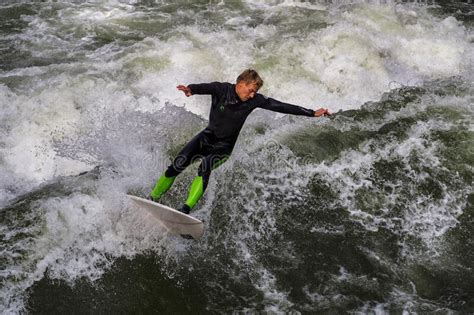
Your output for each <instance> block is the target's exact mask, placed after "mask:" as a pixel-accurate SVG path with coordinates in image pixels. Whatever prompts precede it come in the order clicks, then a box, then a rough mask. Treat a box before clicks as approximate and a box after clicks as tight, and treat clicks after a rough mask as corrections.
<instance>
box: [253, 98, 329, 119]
mask: <svg viewBox="0 0 474 315" xmlns="http://www.w3.org/2000/svg"><path fill="white" fill-rule="evenodd" d="M258 107H260V108H264V109H268V110H271V111H274V112H279V113H283V114H291V115H300V116H310V117H313V116H314V117H320V116H329V115H330V114H329V111H328V110H327V109H326V108H320V109H318V110H316V111H314V110H312V109H309V108H304V107H301V106H297V105H292V104H288V103H283V102H280V101H277V100H275V99H273V98H266V99H264V101H263V102H261V103H260V104H259V106H258Z"/></svg>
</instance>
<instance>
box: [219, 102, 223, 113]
mask: <svg viewBox="0 0 474 315" xmlns="http://www.w3.org/2000/svg"><path fill="white" fill-rule="evenodd" d="M219 110H220V111H221V112H223V111H224V104H221V105H220V106H219Z"/></svg>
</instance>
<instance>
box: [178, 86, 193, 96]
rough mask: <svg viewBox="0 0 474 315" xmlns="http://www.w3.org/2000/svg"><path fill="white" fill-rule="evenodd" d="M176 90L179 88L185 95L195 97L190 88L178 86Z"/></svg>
mask: <svg viewBox="0 0 474 315" xmlns="http://www.w3.org/2000/svg"><path fill="white" fill-rule="evenodd" d="M176 88H177V89H178V90H180V91H183V92H184V94H185V95H186V96H187V97H190V96H191V95H193V92H192V91H191V89H190V88H188V87H187V86H184V85H178V86H177V87H176Z"/></svg>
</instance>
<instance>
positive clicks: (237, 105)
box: [149, 69, 330, 214]
mask: <svg viewBox="0 0 474 315" xmlns="http://www.w3.org/2000/svg"><path fill="white" fill-rule="evenodd" d="M262 85H263V80H262V79H261V78H260V76H259V75H258V73H257V72H256V71H255V70H252V69H247V70H245V71H244V72H242V73H241V74H240V75H239V76H238V77H237V82H236V84H231V83H226V82H212V83H201V84H190V85H188V86H184V85H178V86H177V89H178V90H180V91H182V92H183V93H184V94H185V95H186V96H187V97H189V96H191V95H211V96H212V104H211V112H210V114H209V124H208V126H207V127H206V128H205V129H204V130H203V131H201V132H200V133H198V134H197V135H196V136H195V137H194V138H193V139H191V141H190V142H189V143H188V144H187V145H186V146H185V147H184V148H183V149H182V150H181V151H180V152H179V154H178V155H177V156H176V157H175V159H174V160H173V163H171V165H170V166H169V167H168V169H167V170H166V171H165V172H164V173H163V174H162V175H161V176H160V178H159V179H158V181H157V182H156V185H155V187H154V188H153V190H152V191H151V193H150V197H149V198H150V199H151V200H153V201H158V200H159V199H160V198H161V196H163V194H164V193H165V192H166V191H167V190H168V189H169V188H170V187H171V185H172V184H173V182H174V180H175V178H176V176H178V175H179V174H180V173H181V172H182V171H184V169H185V168H186V167H188V166H189V165H190V164H191V163H192V162H194V161H195V160H196V159H201V164H200V165H199V170H198V176H196V177H195V178H194V180H193V182H192V184H191V189H190V191H189V194H188V198H187V199H186V201H185V203H184V204H183V206H182V207H181V208H180V209H179V211H181V212H183V213H186V214H188V213H189V212H190V211H191V209H192V208H193V207H194V206H195V205H196V203H197V202H198V201H199V199H201V197H202V195H203V194H204V191H205V190H206V187H207V184H208V182H209V177H210V175H211V171H212V170H213V169H215V168H216V167H218V166H219V165H222V163H224V162H225V161H226V160H227V159H228V158H229V156H230V154H231V153H232V149H233V148H234V145H235V142H236V141H237V138H238V136H239V133H240V130H241V129H242V126H243V125H244V123H245V120H246V119H247V116H248V115H249V114H250V113H251V112H252V111H253V110H254V109H256V108H263V109H268V110H271V111H275V112H279V113H285V114H292V115H301V116H309V117H320V116H326V115H330V114H329V111H328V110H327V109H325V108H320V109H318V110H316V111H314V110H312V109H307V108H304V107H300V106H296V105H291V104H287V103H283V102H280V101H277V100H275V99H272V98H267V97H265V96H263V95H261V94H259V93H257V91H258V90H259V89H260V88H261V87H262Z"/></svg>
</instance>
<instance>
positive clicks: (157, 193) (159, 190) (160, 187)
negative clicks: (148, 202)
mask: <svg viewBox="0 0 474 315" xmlns="http://www.w3.org/2000/svg"><path fill="white" fill-rule="evenodd" d="M175 178H176V176H173V177H166V175H165V174H163V175H161V176H160V178H159V179H158V181H157V182H156V185H155V187H154V188H153V190H152V191H151V193H150V196H151V198H153V200H154V201H157V200H158V199H160V198H161V196H163V194H164V193H165V192H167V191H168V189H170V187H171V185H173V183H174V180H175Z"/></svg>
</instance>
